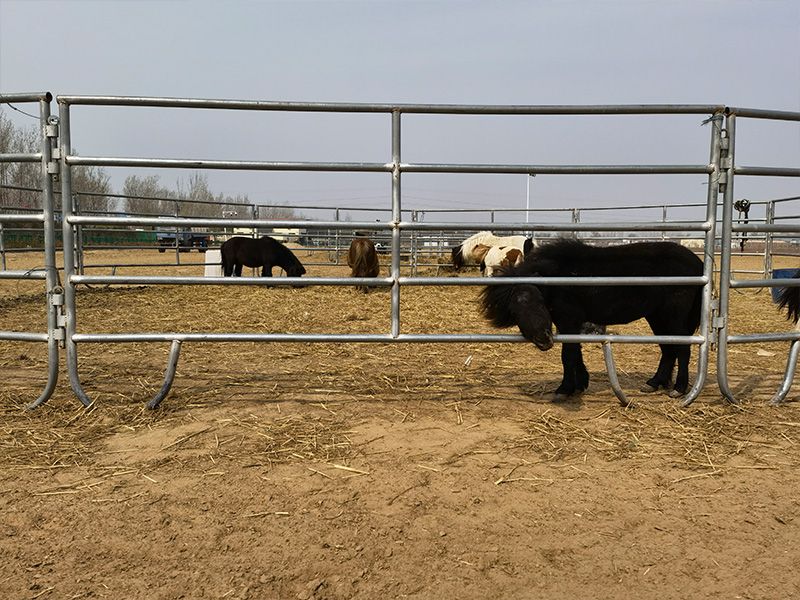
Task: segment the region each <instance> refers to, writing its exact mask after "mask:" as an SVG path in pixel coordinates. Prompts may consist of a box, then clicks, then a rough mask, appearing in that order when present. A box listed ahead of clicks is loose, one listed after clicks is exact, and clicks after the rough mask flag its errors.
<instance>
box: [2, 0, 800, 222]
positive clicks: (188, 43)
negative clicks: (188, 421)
mask: <svg viewBox="0 0 800 600" xmlns="http://www.w3.org/2000/svg"><path fill="white" fill-rule="evenodd" d="M39 91H50V92H52V93H53V94H54V95H56V96H57V95H59V94H63V95H130V96H163V97H183V98H214V99H239V100H265V101H297V102H367V103H369V102H373V103H424V104H429V103H444V104H524V105H539V104H582V105H583V104H587V105H588V104H724V105H728V106H740V107H750V108H764V109H775V110H787V111H800V2H797V1H796V0H760V1H745V0H674V1H670V0H663V1H659V2H656V1H649V0H640V1H632V0H608V1H606V0H595V1H589V0H585V1H576V0H562V1H537V0H531V1H527V2H523V1H516V0H505V1H503V2H495V1H484V2H467V1H453V0H441V1H435V0H430V1H413V0H407V1H402V2H400V1H394V0H386V1H381V0H371V1H356V0H353V1H339V0H330V1H316V2H311V1H304V0H289V1H285V2H267V1H260V2H259V1H240V0H227V1H226V2H216V1H215V2H199V1H188V0H186V1H164V0H136V1H133V2H128V1H123V0H105V1H102V0H90V1H78V0H57V1H55V2H53V1H48V0H0V93H16V92H39ZM29 108H34V107H29ZM54 108H55V104H54ZM5 112H6V114H8V115H9V116H10V117H12V118H13V119H14V120H15V122H18V123H19V124H21V125H24V126H29V125H30V124H31V122H34V121H33V120H32V119H30V118H27V117H25V116H24V115H21V114H19V113H14V112H12V113H10V114H9V111H7V110H6V111H5ZM703 119H704V116H702V115H687V116H624V117H623V116H594V117H575V116H546V117H544V116H502V117H497V116H495V117H480V116H423V115H406V116H404V117H403V120H402V126H403V129H402V160H403V161H404V162H435V163H512V164H538V165H545V164H706V163H707V162H708V152H709V141H710V135H711V132H710V130H709V126H708V125H703V124H702V121H703ZM390 132H391V122H390V119H389V117H388V115H371V114H367V115H363V114H362V115H353V114H349V115H332V114H322V115H319V114H310V113H265V112H242V111H208V110H177V109H149V108H124V109H120V108H114V109H108V108H101V107H75V108H74V109H73V112H72V142H73V150H74V151H76V152H78V153H79V154H81V155H84V156H121V157H151V158H206V159H224V160H267V161H284V160H285V161H331V162H351V161H365V162H389V161H390V160H391V143H390ZM736 151H737V155H736V161H737V164H740V165H758V166H788V167H797V166H800V124H797V123H792V122H777V123H773V122H766V121H760V120H753V119H748V120H745V119H740V120H739V121H738V123H737V139H736ZM109 174H110V175H111V177H112V184H113V186H114V187H115V189H116V191H119V190H121V187H122V183H123V181H124V179H125V177H126V176H127V175H130V174H139V175H150V174H157V175H159V176H160V177H161V180H162V182H163V183H164V184H165V185H167V186H168V187H173V186H174V183H175V181H176V180H177V179H178V178H182V179H184V180H185V179H186V178H188V175H189V174H190V172H187V171H175V170H164V169H160V170H136V171H134V170H130V169H109ZM207 176H208V181H209V184H210V187H211V189H212V190H213V191H214V192H217V193H223V194H226V195H231V196H235V195H237V194H246V195H247V196H248V197H249V199H250V201H252V202H256V203H261V204H264V203H278V204H288V205H290V206H296V207H303V206H310V205H319V206H326V207H334V206H338V207H355V208H359V207H370V208H381V209H383V208H385V209H387V210H388V209H389V207H390V203H391V193H390V184H391V181H390V177H389V176H388V175H386V174H334V173H325V174H319V173H273V172H241V171H235V172H234V171H209V172H207ZM402 182H403V183H402V194H403V195H402V199H403V208H404V209H418V210H425V211H428V212H426V214H425V215H424V219H425V220H426V221H437V220H445V221H447V220H451V221H453V220H455V221H466V220H472V219H471V218H470V219H467V218H463V217H464V215H463V214H462V215H459V214H458V213H455V212H454V213H444V214H437V213H435V212H431V211H433V210H435V209H438V210H451V211H458V210H463V209H504V208H514V209H522V208H525V207H526V205H528V204H529V205H530V206H531V207H532V208H535V209H545V208H553V209H572V208H582V209H584V211H583V212H582V215H588V214H589V213H590V212H591V211H587V210H586V209H587V208H590V207H595V208H606V207H617V206H625V207H631V206H640V205H645V204H656V205H662V204H663V205H675V204H686V203H704V202H705V200H706V189H707V188H706V178H705V177H704V176H693V175H682V176H675V175H673V176H653V177H645V176H555V175H539V176H537V177H536V178H533V179H530V178H528V177H526V176H525V175H519V174H517V175H466V174H465V175H443V174H442V175H432V174H412V173H409V174H405V175H403V179H402ZM794 195H800V182H799V181H798V180H797V179H796V178H793V179H780V178H753V177H744V176H742V177H738V178H737V180H736V187H735V196H736V197H737V198H739V197H747V198H749V199H751V200H754V201H758V200H767V199H771V198H779V197H785V196H794ZM681 210H683V209H681ZM681 210H678V213H681V214H684V213H682V212H681ZM703 212H704V211H702V210H701V209H698V212H697V213H696V216H698V217H700V216H702V214H703ZM678 213H675V212H673V213H672V214H678ZM304 214H306V215H307V216H312V217H318V218H328V215H329V214H330V213H324V212H318V213H317V212H313V211H311V212H309V211H305V212H304ZM350 214H352V215H354V216H356V217H357V219H360V217H361V214H362V213H358V212H351V213H350ZM625 214H626V215H635V216H634V217H633V220H640V219H638V216H644V215H643V214H640V213H637V212H636V211H627V212H625ZM646 214H647V215H649V216H656V217H658V218H660V216H661V210H660V209H659V210H657V211H656V212H647V213H646ZM482 215H483V217H484V218H486V219H487V220H488V219H489V215H488V214H487V213H482ZM553 215H555V216H551V215H545V214H540V215H537V216H536V218H541V219H542V220H545V219H555V220H563V219H564V218H567V220H568V215H569V213H568V212H559V213H553ZM592 215H593V216H592V217H591V218H595V217H596V220H609V219H611V220H613V219H615V218H620V217H619V215H618V214H617V213H615V212H614V211H602V212H597V213H592ZM692 216H695V215H692ZM510 218H511V219H512V220H513V219H521V218H523V217H521V216H519V215H516V216H513V217H510ZM583 218H585V217H583ZM626 218H627V217H626ZM495 220H497V221H504V220H508V218H506V216H505V213H498V215H496V216H495ZM585 220H588V219H587V218H585Z"/></svg>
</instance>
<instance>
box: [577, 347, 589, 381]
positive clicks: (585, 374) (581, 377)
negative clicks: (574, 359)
mask: <svg viewBox="0 0 800 600" xmlns="http://www.w3.org/2000/svg"><path fill="white" fill-rule="evenodd" d="M588 387H589V371H587V370H586V365H585V364H584V363H583V351H582V350H581V346H580V344H578V364H577V365H575V389H576V390H577V391H579V392H583V391H585V390H586V388H588Z"/></svg>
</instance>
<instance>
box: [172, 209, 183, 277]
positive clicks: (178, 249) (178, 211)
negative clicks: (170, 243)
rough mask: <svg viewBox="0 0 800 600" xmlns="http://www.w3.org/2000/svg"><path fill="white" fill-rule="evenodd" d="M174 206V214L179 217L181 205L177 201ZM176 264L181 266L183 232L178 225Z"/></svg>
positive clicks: (176, 228) (176, 229)
mask: <svg viewBox="0 0 800 600" xmlns="http://www.w3.org/2000/svg"><path fill="white" fill-rule="evenodd" d="M173 204H174V205H175V208H174V209H173V211H172V212H173V214H174V215H175V216H176V217H177V216H179V215H180V203H179V202H178V201H177V200H175V201H174V202H173ZM175 264H176V265H179V264H181V231H180V227H179V226H178V225H176V226H175Z"/></svg>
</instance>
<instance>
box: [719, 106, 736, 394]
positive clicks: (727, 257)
mask: <svg viewBox="0 0 800 600" xmlns="http://www.w3.org/2000/svg"><path fill="white" fill-rule="evenodd" d="M725 121H726V122H725V134H726V137H725V138H723V140H722V142H723V144H724V145H723V149H724V151H725V154H724V159H723V161H722V172H721V173H720V176H721V177H722V178H723V179H722V185H724V189H723V201H722V236H721V237H722V241H721V242H720V267H719V315H718V316H717V317H716V321H717V327H716V330H717V383H718V384H719V389H720V392H722V395H723V396H725V398H727V400H728V401H729V402H732V403H736V402H737V400H736V398H734V396H733V392H732V391H731V389H730V386H729V384H728V307H729V305H730V283H731V241H732V231H731V229H732V222H733V170H734V158H735V154H734V150H735V145H736V115H733V114H729V115H727V116H726V118H725Z"/></svg>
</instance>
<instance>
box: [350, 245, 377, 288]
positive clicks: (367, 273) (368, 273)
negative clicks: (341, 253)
mask: <svg viewBox="0 0 800 600" xmlns="http://www.w3.org/2000/svg"><path fill="white" fill-rule="evenodd" d="M347 266H348V267H350V277H377V276H378V275H379V274H380V272H381V267H380V264H379V263H378V252H377V251H376V250H375V244H374V243H373V242H372V240H371V239H369V238H366V237H357V238H355V239H354V240H353V241H352V242H350V250H349V251H348V252H347ZM356 289H360V290H363V291H364V293H365V294H366V293H367V292H368V291H369V288H368V287H367V286H365V285H362V286H356Z"/></svg>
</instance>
